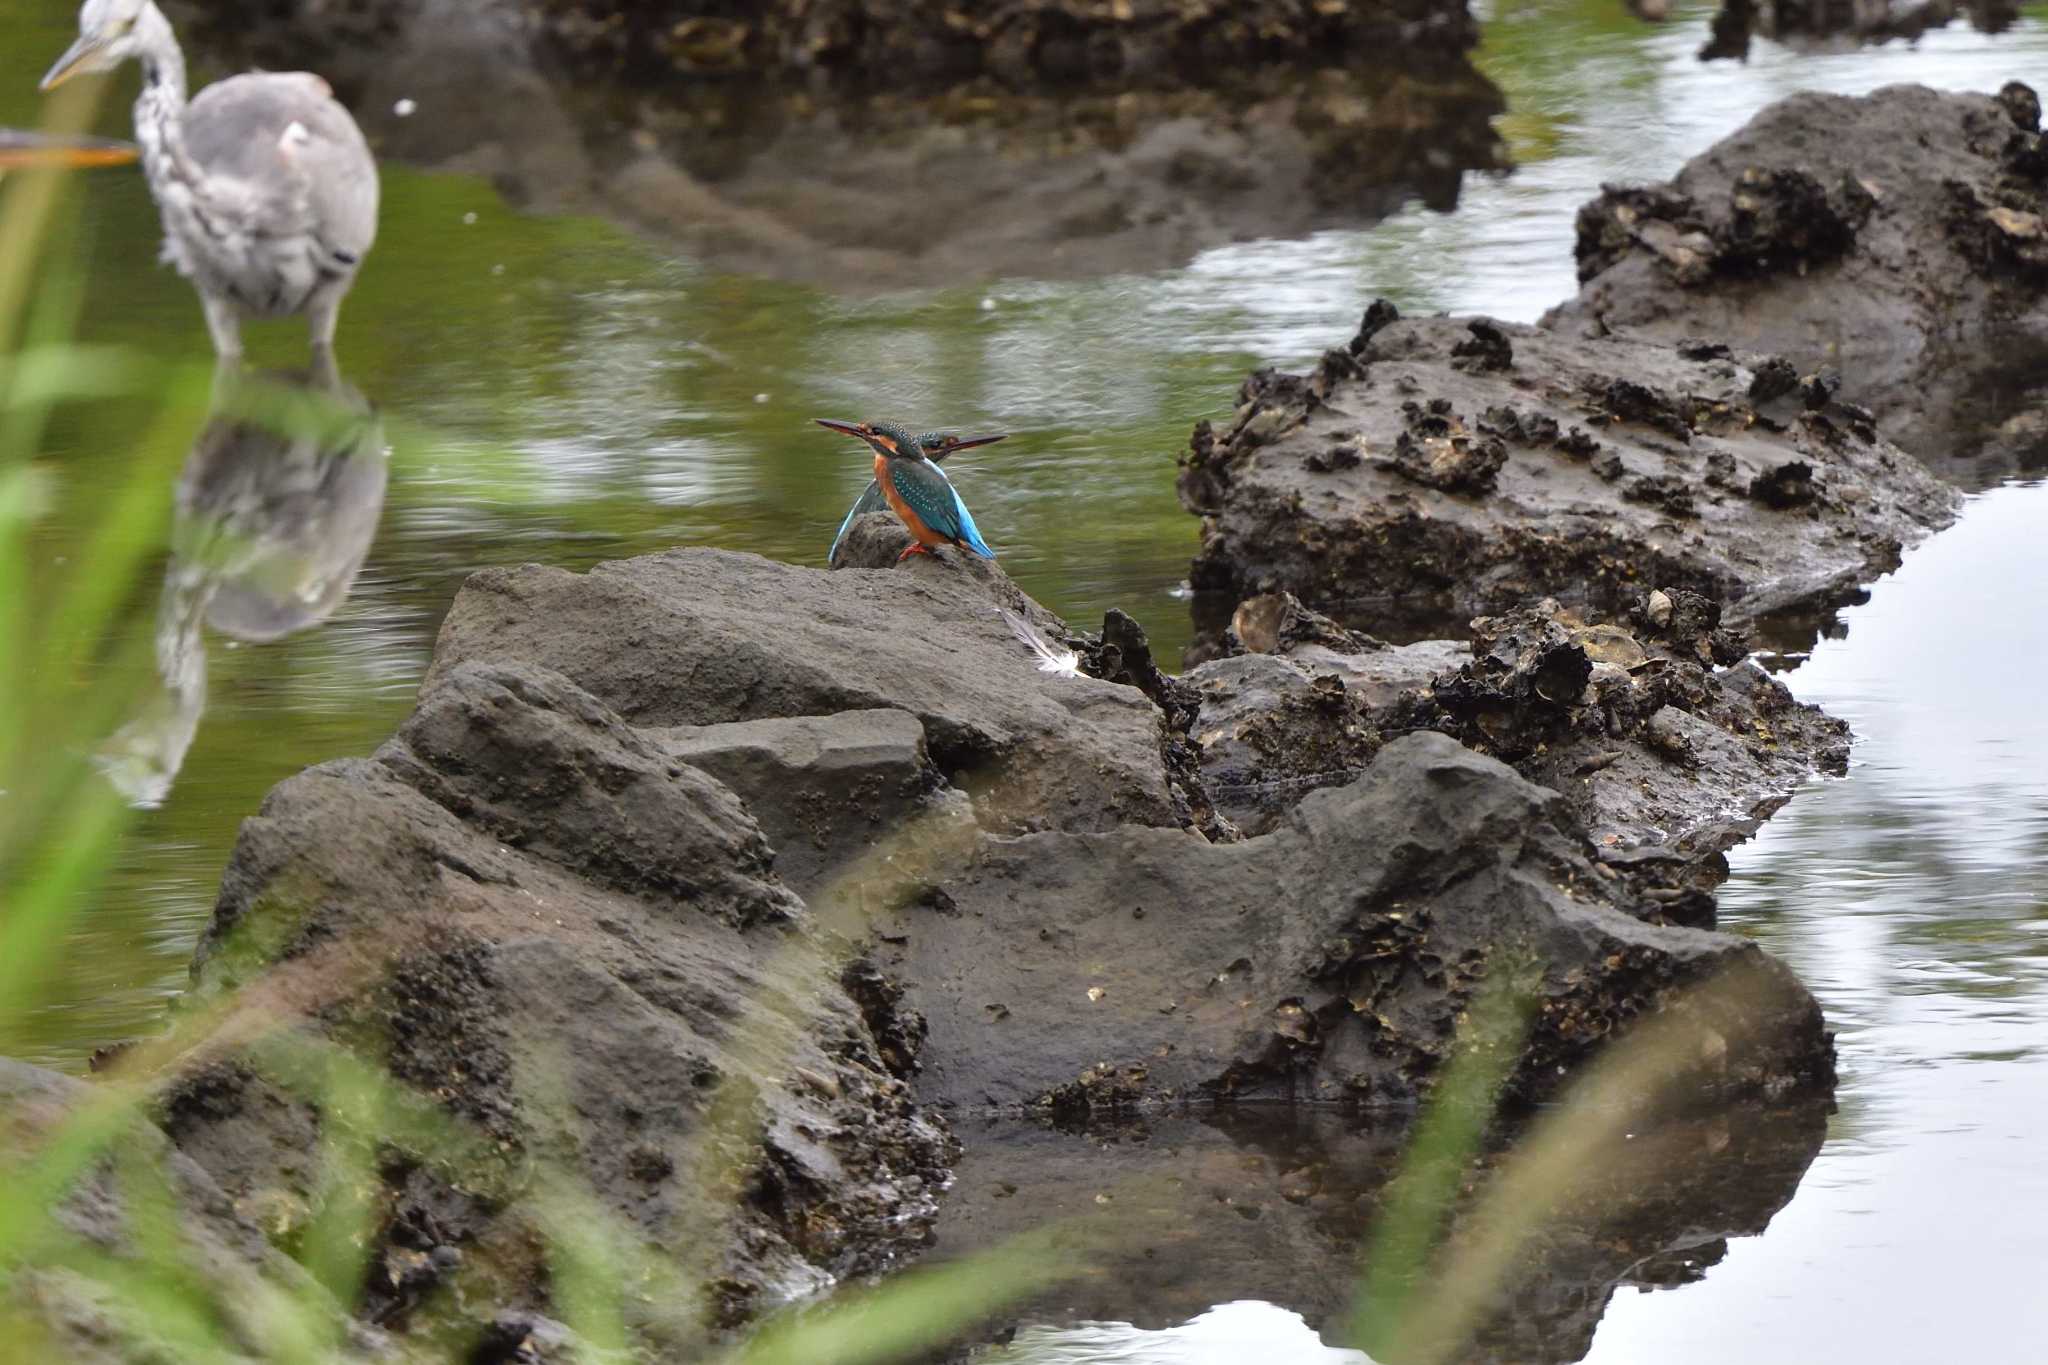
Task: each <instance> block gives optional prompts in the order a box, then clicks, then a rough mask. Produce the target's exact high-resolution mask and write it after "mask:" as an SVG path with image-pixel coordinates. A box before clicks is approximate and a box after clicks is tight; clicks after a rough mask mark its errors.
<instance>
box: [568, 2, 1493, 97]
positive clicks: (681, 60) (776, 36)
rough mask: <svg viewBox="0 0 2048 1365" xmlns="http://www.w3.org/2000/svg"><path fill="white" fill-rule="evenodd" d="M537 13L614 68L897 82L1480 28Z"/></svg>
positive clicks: (1351, 44)
mask: <svg viewBox="0 0 2048 1365" xmlns="http://www.w3.org/2000/svg"><path fill="white" fill-rule="evenodd" d="M538 10H539V14H540V16H541V22H542V24H543V26H544V27H545V28H546V29H547V31H548V32H549V33H550V35H551V36H552V37H553V38H554V39H555V41H556V43H557V44H558V45H559V46H560V47H561V48H562V49H564V50H565V51H567V52H570V53H572V54H574V55H575V56H576V57H578V58H580V59H582V60H586V61H595V62H599V63H602V65H603V66H604V67H605V68H606V69H607V70H609V71H613V72H618V71H625V72H629V73H632V72H637V73H639V74H642V75H646V76H656V77H661V76H670V75H672V74H673V73H674V72H675V71H677V70H682V71H691V72H712V73H719V72H749V73H759V72H774V71H778V70H780V71H789V70H797V71H822V72H829V73H832V74H834V75H839V76H847V77H853V78H856V79H863V80H868V81H886V82H888V83H889V84H891V85H892V86H893V85H895V84H897V83H905V82H907V83H911V84H930V83H934V82H945V81H957V80H963V79H967V78H970V77H973V76H977V75H984V74H986V75H992V76H996V77H998V78H1000V79H1002V80H1004V81H1007V82H1009V83H1011V84H1013V85H1018V86H1029V85H1035V84H1043V83H1048V82H1050V83H1069V84H1085V83H1094V82H1102V83H1114V84H1116V85H1117V86H1118V87H1119V88H1123V87H1128V86H1131V85H1144V84H1155V83H1159V82H1162V81H1164V82H1169V83H1173V82H1178V81H1182V80H1186V79H1188V77H1189V76H1191V75H1196V74H1198V73H1199V74H1201V75H1207V74H1208V73H1210V72H1214V71H1218V70H1226V71H1227V70H1230V69H1233V68H1235V67H1238V66H1241V65H1245V64H1249V63H1266V64H1275V63H1277V64H1288V63H1292V64H1302V65H1312V66H1324V65H1341V64H1343V63H1344V62H1346V61H1347V60H1361V59H1372V58H1376V57H1379V56H1381V55H1383V54H1384V53H1385V52H1386V51H1387V50H1388V49H1390V48H1401V49H1406V50H1411V51H1415V52H1417V53H1418V54H1422V53H1438V54H1452V55H1455V54H1460V53H1463V52H1464V51H1466V50H1467V49H1469V48H1471V47H1472V46H1474V45H1475V44H1476V43H1477V42H1478V37H1479V31H1478V25H1477V23H1476V22H1475V21H1474V20H1473V19H1472V17H1471V15H1470V14H1469V13H1468V12H1467V10H1466V8H1465V6H1464V5H1462V4H1455V3H1445V0H1377V3H1368V4H1351V5H1329V4H1315V3H1312V0H1257V3H1254V4H1249V5H1233V6H1228V7H1208V6H1188V5H1176V4H1171V3H1168V2H1167V0H1123V2H1122V3H1119V4H1116V5H1108V6H1104V5H1095V4H1086V3H1079V2H1078V0H1045V2H1044V3H1039V4H1032V5H1009V4H1003V3H1000V2H999V0H957V2H956V3H948V4H942V3H938V0H823V3H818V2H816V0H813V3H802V0H775V2H774V3H770V4H766V5H759V6H751V7H746V8H745V9H744V10H741V11H739V12H735V9H734V7H732V6H730V5H721V4H703V3H697V2H696V0H543V3H541V4H540V5H539V6H538Z"/></svg>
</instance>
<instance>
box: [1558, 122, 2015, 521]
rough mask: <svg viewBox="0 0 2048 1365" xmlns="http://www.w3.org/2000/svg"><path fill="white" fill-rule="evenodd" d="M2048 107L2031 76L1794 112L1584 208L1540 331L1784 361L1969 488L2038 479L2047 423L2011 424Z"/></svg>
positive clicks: (1611, 189) (1754, 124) (1750, 126)
mask: <svg viewBox="0 0 2048 1365" xmlns="http://www.w3.org/2000/svg"><path fill="white" fill-rule="evenodd" d="M2040 113H2041V107H2040V101H2039V99H2038V98H2037V97H2036V96H2035V94H2034V92H2033V91H2032V90H2030V89H2029V88H2027V87H2026V86H2024V85H2020V84H2019V83H2017V82H2014V83H2012V84H2009V85H2007V86H2006V87H2005V88H2004V89H2003V90H2002V91H2000V92H1999V93H1998V94H1997V95H1996V96H1992V95H1978V94H1949V93H1943V92H1939V91H1934V90H1929V89H1926V88H1924V87H1921V86H1892V87H1889V88H1887V89H1884V90H1880V91H1878V92H1876V93H1875V94H1872V95H1868V96H1863V97H1860V98H1850V97H1846V96H1841V95H1824V94H1800V95H1793V96H1791V97H1789V98H1787V99H1783V100H1780V101H1778V102H1777V103H1775V104H1773V105H1771V106H1770V107H1768V108H1766V109H1765V110H1764V111H1763V112H1761V113H1760V114H1758V115H1757V116H1756V117H1755V118H1754V119H1752V120H1750V122H1749V123H1748V125H1746V126H1745V127H1743V128H1742V129H1741V130H1740V131H1738V132H1736V133H1734V134H1733V135H1731V136H1729V137H1727V138H1724V139H1723V140H1722V141H1720V142H1718V143H1716V144H1715V145H1714V146H1713V147H1712V148H1711V149H1709V150H1708V151H1706V152H1704V153H1702V154H1701V155H1700V156H1698V157H1695V158H1694V159H1693V160H1692V161H1690V162H1688V163H1687V164H1686V166H1685V167H1684V169H1683V170H1681V171H1680V172H1679V173H1678V175H1677V176H1676V177H1675V178H1673V179H1672V180H1671V181H1670V182H1668V183H1666V184H1659V185H1646V186H1609V187H1608V188H1607V189H1606V190H1605V191H1604V192H1603V193H1602V194H1601V196H1600V198H1598V199H1596V200H1594V201H1593V202H1591V203H1589V204H1587V205H1586V206H1585V207H1584V208H1583V209H1581V210H1580V212H1579V222H1578V247H1577V254H1578V261H1579V278H1580V280H1581V281H1582V287H1581V289H1580V291H1579V294H1578V296H1577V297H1576V298H1574V299H1572V300H1570V301H1568V302H1566V303H1564V304H1563V305H1561V306H1560V307H1558V308H1557V309H1555V310H1553V311H1552V312H1551V314H1550V315H1549V316H1548V317H1546V318H1545V320H1544V321H1545V325H1546V326H1548V327H1550V328H1553V329H1555V330H1556V331H1558V332H1560V333H1563V334H1566V335H1570V336H1574V337H1594V336H1613V335H1617V334H1619V335H1626V336H1630V337H1645V338H1654V339H1657V340H1661V341H1666V342H1671V343H1678V342H1681V341H1682V340H1683V339H1685V338H1689V337H1706V338H1710V339H1711V340H1713V341H1716V342H1722V343H1726V344H1727V345H1729V346H1732V347H1733V348H1735V350H1736V351H1738V352H1757V353H1767V354H1774V355H1780V356H1783V357H1785V358H1786V359H1787V361H1788V362H1789V363H1790V365H1791V366H1792V373H1793V374H1794V375H1796V376H1800V377H1805V376H1815V377H1816V378H1817V379H1818V380H1819V381H1820V382H1822V383H1824V384H1830V385H1839V389H1838V397H1839V398H1840V399H1841V400H1845V401H1847V402H1850V403H1856V404H1862V405H1863V406H1865V407H1868V408H1869V409H1871V411H1872V412H1874V413H1875V414H1876V416H1877V419H1878V423H1879V425H1880V427H1881V428H1882V429H1883V431H1884V433H1885V434H1886V435H1887V436H1888V437H1890V438H1891V439H1893V440H1896V441H1897V442H1898V443H1899V444H1900V445H1901V446H1903V447H1904V448H1905V449H1907V450H1909V451H1911V452H1913V453H1914V454H1915V455H1918V456H1921V457H1922V458H1923V459H1926V460H1928V461H1929V462H1931V463H1933V464H1934V465H1935V466H1936V467H1937V468H1940V469H1942V470H1944V471H1945V472H1948V473H1950V474H1952V475H1953V476H1955V477H1957V478H1958V479H1959V480H1961V481H1964V482H1971V483H1978V482H1982V481H1984V480H1985V479H1987V478H1989V477H1991V476H1993V475H1995V474H1996V473H1997V472H1999V471H2001V470H2004V469H2009V468H2012V467H2013V466H2014V465H2015V464H2017V465H2019V466H2021V467H2038V465H2039V464H2040V462H2041V460H2042V459H2043V457H2044V447H2043V445H2042V443H2041V440H2040V435H2039V433H2038V432H2037V431H2035V430H2033V429H2032V428H2027V429H2023V430H2012V429H2008V428H2007V426H2006V423H2007V422H2008V421H2009V419H2010V418H2011V417H2012V416H2013V415H2014V413H2015V412H2017V411H2018V410H2019V409H2020V408H2021V407H2023V406H2026V405H2027V404H2028V401H2029V400H2028V398H2027V395H2028V393H2029V392H2030V390H2031V386H2032V384H2033V376H2034V374H2035V373H2036V372H2037V371H2038V369H2039V366H2040V359H2041V356H2042V355H2043V354H2044V352H2048V229H2044V226H2043V223H2044V220H2048V198H2044V189H2048V149H2044V146H2043V143H2042V139H2041V134H2040V131H2039V127H2040ZM2001 391H2003V392H2001ZM1980 453H1982V454H1986V455H1988V456H1989V457H1990V460H1989V461H1988V463H1989V464H1990V465H1991V466H1992V467H1990V468H1987V469H1984V470H1972V469H1971V467H1970V466H1969V465H1968V464H1967V463H1965V464H1957V463H1956V461H1957V460H1958V459H1960V460H1964V461H1967V460H1969V459H1971V458H1972V457H1974V456H1977V455H1979V454H1980Z"/></svg>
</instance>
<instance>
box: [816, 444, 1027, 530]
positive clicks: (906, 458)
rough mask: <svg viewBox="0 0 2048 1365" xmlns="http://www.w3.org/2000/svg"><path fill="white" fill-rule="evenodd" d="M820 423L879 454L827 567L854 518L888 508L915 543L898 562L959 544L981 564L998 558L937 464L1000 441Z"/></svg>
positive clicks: (846, 520) (843, 527)
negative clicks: (871, 479)
mask: <svg viewBox="0 0 2048 1365" xmlns="http://www.w3.org/2000/svg"><path fill="white" fill-rule="evenodd" d="M816 420H817V423H818V425H819V426H821V427H824V428H826V429H827V430H829V431H837V432H840V433H842V434H843V435H847V436H852V437H854V438H855V439H857V440H859V441H862V442H864V443H865V444H866V445H867V447H868V448H869V449H870V450H872V451H873V452H874V455H875V479H874V482H873V483H871V484H869V485H868V486H867V489H866V491H864V492H863V493H862V494H861V495H860V499H859V501H857V502H855V503H854V505H853V510H851V511H849V512H848V513H847V514H846V519H845V520H844V521H842V522H840V523H839V534H838V535H836V536H834V537H833V539H832V550H831V553H830V555H828V557H827V560H826V562H827V563H830V562H831V561H832V559H834V558H837V556H838V554H839V546H840V544H841V542H843V541H844V540H845V539H846V532H847V528H849V527H851V526H852V525H853V523H854V519H855V518H856V517H859V516H860V515H861V514H862V513H863V512H879V511H880V510H881V509H882V508H883V507H884V506H886V507H888V508H889V509H890V510H891V511H893V512H894V513H895V514H896V515H897V517H898V518H899V519H901V521H902V522H903V524H904V525H905V526H906V527H908V528H909V529H910V534H911V536H912V537H913V538H914V539H913V541H912V544H911V545H910V547H909V548H908V549H906V550H904V552H903V554H902V555H900V556H898V558H899V559H901V558H908V557H909V556H911V555H914V554H931V553H932V552H933V551H934V550H935V549H936V548H937V547H938V546H940V545H955V546H958V547H960V548H961V549H964V550H969V551H972V552H973V553H975V554H978V555H980V556H981V557H982V558H983V559H994V558H995V557H996V552H995V551H994V550H991V549H990V548H989V547H988V543H987V542H986V541H984V540H983V539H982V538H981V531H980V530H979V529H978V528H977V527H976V526H975V524H974V515H973V514H972V513H971V512H969V511H968V510H967V504H966V503H964V502H962V501H961V500H960V495H959V494H958V493H957V492H955V491H954V489H953V483H952V481H951V480H950V479H948V478H947V477H946V474H945V471H944V470H942V469H940V468H939V466H938V462H939V461H940V460H943V459H944V458H946V456H948V455H951V454H952V453H953V452H954V451H957V450H966V449H969V448H970V447H973V446H985V445H990V444H993V443H994V442H996V441H1000V440H1002V439H1003V438H1002V437H1001V436H967V437H961V436H954V435H951V434H950V433H946V432H930V433H927V434H925V435H922V436H913V435H911V434H910V433H909V432H907V431H905V430H904V429H903V428H901V427H898V426H892V425H890V424H889V423H886V422H839V421H834V420H833V419H831V418H829V417H820V418H818V419H816Z"/></svg>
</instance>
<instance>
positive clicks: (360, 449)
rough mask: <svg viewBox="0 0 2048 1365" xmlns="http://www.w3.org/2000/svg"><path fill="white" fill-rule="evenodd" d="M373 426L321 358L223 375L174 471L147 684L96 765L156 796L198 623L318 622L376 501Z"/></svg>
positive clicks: (352, 567)
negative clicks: (307, 368)
mask: <svg viewBox="0 0 2048 1365" xmlns="http://www.w3.org/2000/svg"><path fill="white" fill-rule="evenodd" d="M386 454H387V452H386V448H385V444H384V428H383V423H382V421H381V420H380V419H379V417H378V416H377V414H376V412H375V410H374V409H373V408H372V406H371V404H370V403H369V401H368V400H367V399H365V398H364V397H363V395H362V394H361V393H360V392H359V391H358V390H357V389H356V388H355V387H354V386H352V385H350V384H348V383H347V382H346V381H345V380H343V379H342V378H341V376H340V374H339V372H338V371H336V370H335V369H334V368H333V366H332V365H331V364H320V363H318V362H316V366H315V369H314V370H313V371H312V372H310V373H276V372H274V373H268V374H263V375H247V374H244V373H242V372H241V371H239V370H223V371H222V373H221V375H220V376H219V378H218V379H217V380H216V382H215V385H214V391H213V401H212V404H211V407H210V411H209V414H208V417H207V421H206V425H205V427H204V428H203V429H202V430H201V431H200V433H199V437H198V439H197V440H196V441H194V442H193V445H192V453H191V454H190V455H189V456H187V457H186V460H185V466H184V469H183V470H182V471H181V472H180V473H179V476H178V487H177V505H176V513H175V520H174V522H173V525H172V531H171V559H170V564H169V566H168V567H167V568H166V569H165V571H164V587H163V596H162V599H161V601H160V602H159V604H158V607H157V618H156V668H157V679H158V687H157V690H156V692H155V693H154V694H153V695H152V696H151V697H150V698H149V699H148V701H147V702H146V703H145V704H144V706H143V707H142V709H141V711H140V713H139V714H138V715H137V716H136V718H135V719H134V720H132V721H131V722H129V723H128V725H126V726H125V727H123V728H122V730H121V731H120V732H119V733H118V734H116V735H115V736H114V737H113V739H112V740H110V741H109V742H108V744H107V746H106V747H105V749H104V750H103V751H102V753H101V758H100V761H101V766H102V767H103V768H104V770H105V772H106V774H107V777H108V779H109V780H110V781H111V782H112V783H113V784H114V786H115V788H116V789H117V790H119V791H120V792H121V793H122V795H124V796H126V797H127V798H128V799H129V800H130V801H132V802H134V803H135V804H136V805H140V806H154V805H157V804H159V803H161V802H162V801H163V799H164V797H165V796H166V795H167V794H168V793H169V792H170V789H171V784H172V782H173V781H174V780H175V779H176V778H177V775H178V769H179V768H180V767H181V766H182V765H183V763H184V761H185V753H186V750H188V749H190V748H191V747H192V739H193V736H194V735H196V734H197V733H198V730H199V718H200V715H201V713H202V712H204V711H205V709H206V641H205V627H208V626H210V627H212V628H213V629H214V630H215V631H218V632H219V633H220V634H222V635H226V636H228V637H230V638H231V639H235V640H246V641H249V642H252V643H260V642H264V641H270V640H277V639H282V638H283V637H284V636H287V635H291V634H295V633H297V632H299V631H302V630H305V629H307V628H308V627H311V626H315V625H318V624H319V623H320V622H322V621H324V620H326V619H327V618H328V617H329V616H332V615H333V614H334V611H335V608H337V607H339V606H340V605H341V603H342V601H343V600H344V599H345V598H346V597H347V596H348V593H349V589H350V588H351V587H352V586H354V583H355V578H356V572H357V570H359V569H361V568H362V565H363V559H364V557H365V556H366V555H367V554H368V553H369V550H370V542H371V540H372V539H373V538H374V537H375V535H376V531H377V522H378V518H379V516H380V515H381V514H382V512H383V508H384V489H385V483H386V479H387V467H386Z"/></svg>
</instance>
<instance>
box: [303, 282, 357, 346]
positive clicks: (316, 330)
mask: <svg viewBox="0 0 2048 1365" xmlns="http://www.w3.org/2000/svg"><path fill="white" fill-rule="evenodd" d="M347 292H348V288H347V286H346V285H343V286H340V287H336V286H332V285H330V286H328V287H327V288H325V289H316V290H314V291H313V296H312V297H311V298H309V299H307V300H306V333H307V335H308V336H309V337H310V338H311V339H312V342H313V352H314V354H316V355H317V354H319V353H320V352H322V351H326V352H330V353H331V352H332V351H333V350H334V327H335V324H336V323H337V322H339V321H340V320H341V296H342V295H343V294H345V293H347Z"/></svg>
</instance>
